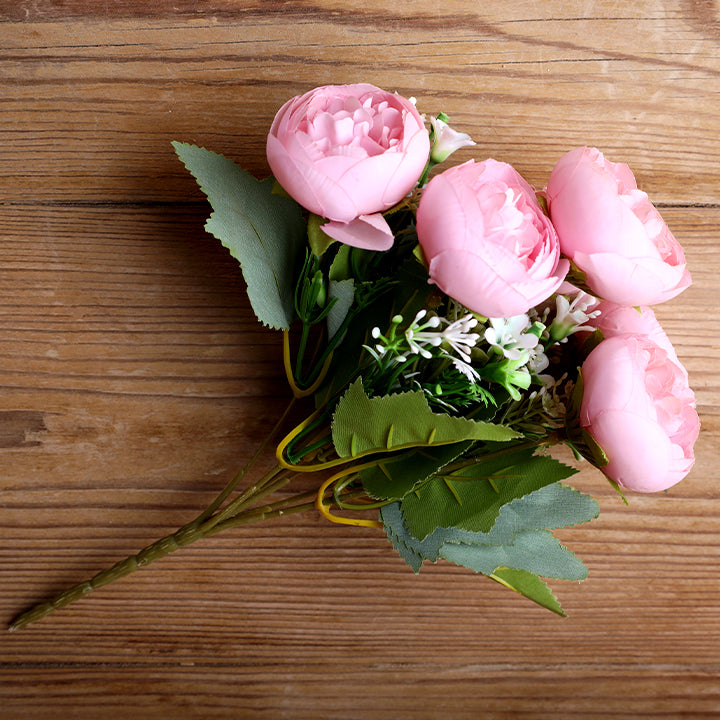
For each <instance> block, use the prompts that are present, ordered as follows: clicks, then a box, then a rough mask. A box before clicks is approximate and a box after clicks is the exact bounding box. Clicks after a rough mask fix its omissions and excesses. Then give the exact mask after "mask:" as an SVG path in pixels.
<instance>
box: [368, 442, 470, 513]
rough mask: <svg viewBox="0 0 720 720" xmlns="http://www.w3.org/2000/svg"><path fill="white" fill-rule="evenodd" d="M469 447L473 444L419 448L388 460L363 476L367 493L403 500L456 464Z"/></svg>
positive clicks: (377, 497)
mask: <svg viewBox="0 0 720 720" xmlns="http://www.w3.org/2000/svg"><path fill="white" fill-rule="evenodd" d="M469 445H470V443H469V442H462V443H453V444H451V445H441V446H438V447H434V448H419V449H417V450H410V451H409V452H405V453H401V454H400V455H398V456H396V457H392V458H388V459H387V460H384V461H383V462H381V463H379V464H378V465H377V466H375V467H369V468H366V469H365V470H362V471H361V472H360V478H361V479H362V483H363V487H364V488H365V492H367V493H368V495H370V496H371V497H373V498H376V499H377V500H399V499H400V498H402V497H404V496H405V495H407V493H409V492H410V491H411V490H412V489H413V488H414V487H415V486H416V485H418V484H419V483H421V482H423V481H424V480H427V479H428V478H429V477H431V476H432V475H434V474H435V473H436V472H437V471H438V470H439V469H440V468H442V467H444V466H445V465H447V464H448V463H449V462H451V461H452V460H455V458H457V457H458V456H459V455H461V454H462V453H463V452H464V451H465V450H466V449H467V448H468V447H469Z"/></svg>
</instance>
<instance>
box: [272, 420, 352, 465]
mask: <svg viewBox="0 0 720 720" xmlns="http://www.w3.org/2000/svg"><path fill="white" fill-rule="evenodd" d="M320 414H321V410H316V411H315V412H314V413H312V415H308V417H306V418H305V420H303V421H302V422H301V423H300V424H299V425H297V426H296V427H294V428H293V429H292V430H291V431H290V432H289V433H288V434H287V435H286V436H285V437H284V438H283V439H282V440H281V441H280V442H279V443H278V446H277V448H276V449H275V457H276V458H277V461H278V464H279V465H280V466H281V467H283V468H285V469H286V470H294V471H295V472H318V471H321V470H329V469H330V468H334V467H337V466H338V465H345V464H346V463H348V462H350V461H351V460H353V459H354V458H335V459H334V460H328V461H327V462H323V463H315V464H307V465H295V464H293V463H290V462H288V461H287V460H286V459H285V450H286V448H287V446H288V445H289V444H290V443H291V442H292V441H293V440H294V439H295V438H296V437H297V436H298V435H299V434H300V433H301V432H302V431H303V430H305V429H306V428H307V427H309V426H310V425H311V424H312V423H313V422H315V420H317V418H318V417H320Z"/></svg>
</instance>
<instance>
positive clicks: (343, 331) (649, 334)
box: [10, 84, 699, 630]
mask: <svg viewBox="0 0 720 720" xmlns="http://www.w3.org/2000/svg"><path fill="white" fill-rule="evenodd" d="M447 120H448V118H447V116H445V115H443V114H439V115H438V116H437V117H434V118H432V119H431V130H430V131H428V129H427V128H426V127H425V122H424V118H422V116H420V114H419V113H418V112H417V110H416V108H415V105H414V103H413V102H411V101H409V100H406V99H405V98H402V97H401V96H399V95H397V94H392V93H387V92H385V91H383V90H380V89H379V88H375V87H374V86H371V85H366V84H360V85H350V86H327V87H323V88H317V89H316V90H314V91H311V92H310V93H306V94H305V95H303V96H299V97H297V98H293V99H292V100H290V101H288V103H286V104H285V105H284V106H283V107H282V108H281V109H280V111H279V112H278V114H277V116H276V118H275V121H274V122H273V124H272V127H271V129H270V132H269V135H268V142H267V156H268V162H269V163H270V166H271V169H272V171H273V173H274V176H275V177H274V179H273V178H269V179H267V180H264V181H261V182H258V181H257V180H256V179H255V178H253V177H252V176H251V175H249V174H248V173H246V172H245V171H244V170H242V169H241V168H239V167H238V166H237V165H235V164H234V163H233V162H231V161H230V160H228V159H226V158H224V157H223V156H221V155H217V154H215V153H212V152H210V151H208V150H205V149H204V148H199V147H195V146H191V145H184V144H181V143H175V144H174V145H175V150H176V152H177V153H178V155H179V156H180V159H181V160H182V161H183V162H184V164H185V166H186V167H187V168H188V170H189V171H190V172H191V173H192V174H193V175H194V177H195V178H196V180H197V181H198V183H199V184H200V187H201V189H202V190H203V191H204V192H205V194H206V195H207V197H208V199H209V201H210V204H211V205H212V208H213V213H212V215H211V216H210V218H209V219H208V222H207V224H206V229H207V230H208V231H209V232H211V233H212V234H213V235H215V236H216V237H217V238H218V239H219V240H220V241H221V242H222V243H223V244H224V245H225V246H226V247H227V248H228V249H229V251H230V253H231V254H232V255H233V256H234V257H235V258H237V260H238V261H239V263H240V266H241V268H242V272H243V276H244V278H245V281H246V283H247V291H248V297H249V299H250V302H251V304H252V307H253V310H254V311H255V314H256V316H257V318H258V320H259V321H260V322H261V323H262V324H263V325H265V326H267V327H269V328H273V329H276V330H282V331H283V360H284V367H285V373H286V376H287V380H288V384H289V386H290V388H291V390H292V393H293V401H292V402H291V403H290V406H289V407H288V409H287V411H286V413H284V414H283V415H282V417H280V418H279V420H278V422H277V424H276V426H275V428H274V429H273V430H272V431H271V432H270V433H269V435H268V437H267V438H266V439H265V441H264V442H263V443H262V444H261V445H260V447H259V448H258V449H257V452H256V453H255V455H254V456H253V457H252V459H251V460H250V462H249V463H248V465H247V466H246V467H245V468H243V470H241V471H240V472H239V473H238V474H237V475H236V476H235V477H234V478H233V479H232V480H231V481H230V482H229V483H228V485H227V486H226V487H225V488H224V489H223V491H222V492H221V493H220V494H219V495H218V496H217V498H216V499H215V500H214V501H213V502H212V503H211V504H210V505H209V506H208V507H207V508H206V509H205V510H204V511H203V512H201V513H200V514H199V515H198V516H197V517H196V518H195V519H193V520H192V521H191V522H189V523H187V524H186V525H184V526H183V527H181V528H180V529H178V530H176V531H175V532H173V533H171V534H169V535H167V536H166V537H164V538H162V539H160V540H157V541H156V542H154V543H152V544H150V545H148V546H147V547H146V548H144V549H143V550H141V551H140V552H139V553H137V554H135V555H132V556H130V557H128V558H126V559H124V560H122V561H120V562H118V563H116V564H115V565H113V566H112V567H110V568H108V569H107V570H103V571H102V572H100V573H98V574H97V575H95V576H94V577H92V578H91V579H89V580H87V581H85V582H82V583H79V584H78V585H75V586H74V587H72V588H70V589H68V590H66V591H65V592H62V593H61V594H59V595H58V596H57V597H55V598H54V599H53V600H51V601H49V602H45V603H41V604H39V605H37V606H36V607H35V608H32V609H31V610H29V611H27V612H26V613H23V614H22V615H20V616H19V617H18V618H17V619H16V620H15V621H14V622H13V624H12V625H11V627H10V629H11V630H17V629H20V628H22V627H25V626H27V625H29V624H31V623H33V622H35V621H37V620H39V619H41V618H43V617H45V616H46V615H47V614H49V613H51V612H52V611H54V610H56V609H59V608H62V607H65V606H66V605H69V604H70V603H73V602H75V601H76V600H78V599H80V598H82V597H84V596H85V595H87V594H88V593H90V592H91V591H92V590H94V589H97V588H99V587H103V586H105V585H107V584H109V583H112V582H114V581H115V580H117V579H119V578H122V577H124V576H126V575H128V574H130V573H132V572H134V571H135V570H137V569H138V568H141V567H145V566H147V565H149V564H151V563H153V562H155V561H156V560H158V559H160V558H162V557H165V556H166V555H168V554H169V553H172V552H174V551H176V550H178V549H179V548H182V547H185V546H187V545H190V544H191V543H194V542H196V541H197V540H200V539H202V538H205V537H209V536H211V535H214V534H216V533H219V532H223V531H225V530H228V529H231V528H234V527H238V526H240V525H244V524H247V523H252V522H259V521H263V520H267V519H269V518H275V517H281V516H283V515H288V514H292V513H298V512H304V511H307V510H317V511H319V512H320V513H321V514H322V515H323V516H324V517H326V518H327V519H328V520H331V521H333V522H338V523H345V524H350V525H358V526H366V527H374V528H383V529H384V531H385V532H386V534H387V536H388V539H389V540H390V542H391V543H392V545H393V547H394V548H395V549H396V550H397V552H398V553H399V554H400V556H401V557H402V558H403V559H404V560H405V561H406V563H407V564H408V565H409V566H410V567H411V568H412V569H413V570H414V571H415V572H418V571H419V570H420V567H421V566H422V565H423V563H424V562H425V561H429V562H437V561H438V560H441V559H444V560H447V561H450V562H453V563H456V564H459V565H462V566H464V567H467V568H469V569H471V570H473V571H474V572H477V573H481V574H483V575H485V576H487V577H489V578H491V579H493V580H496V581H497V582H499V583H501V584H502V585H504V586H507V587H509V588H511V589H513V590H516V591H517V592H519V593H520V594H522V595H524V596H526V597H527V598H529V599H531V600H533V601H534V602H536V603H538V604H539V605H541V606H542V607H544V608H546V609H549V610H551V611H553V612H555V613H557V614H559V615H563V614H564V612H563V610H562V608H561V607H560V604H559V603H558V601H557V599H556V598H555V596H554V595H553V594H552V592H551V590H550V589H549V587H548V586H547V585H546V584H545V581H544V580H543V579H542V578H557V579H566V580H575V581H578V580H582V579H584V578H585V577H586V575H587V569H586V568H585V566H584V565H583V563H582V562H581V561H580V560H579V559H578V558H576V557H575V556H574V555H573V554H572V553H571V552H570V551H569V550H567V548H565V547H564V546H562V545H561V544H560V543H559V542H558V541H557V539H556V538H555V537H554V535H553V530H555V529H557V528H562V527H567V526H572V525H577V524H580V523H584V522H588V521H589V520H591V519H593V518H594V517H596V516H597V514H598V506H597V503H596V502H595V501H594V500H593V499H592V498H590V497H588V496H587V495H585V494H583V493H580V492H578V491H577V490H574V489H573V488H571V487H569V486H567V485H565V484H564V482H563V481H564V480H566V479H567V478H568V477H570V476H571V475H573V474H574V473H575V472H576V471H575V470H574V469H573V468H571V467H569V466H567V465H566V464H564V463H561V462H559V461H557V460H556V459H554V458H553V457H551V456H550V455H549V454H548V453H547V449H548V448H549V447H552V446H553V445H557V444H559V443H564V444H566V445H567V446H569V447H570V448H571V449H572V450H573V452H574V453H575V455H576V457H577V458H578V459H580V458H585V459H586V460H589V461H590V462H591V463H592V464H593V465H595V466H596V467H598V468H599V469H601V470H602V472H603V473H605V475H606V476H607V477H608V479H609V480H610V482H611V483H612V484H613V486H614V487H615V488H616V489H618V490H619V489H620V487H621V486H622V487H624V488H627V489H629V490H636V491H640V492H652V491H657V490H665V489H667V488H669V487H671V486H672V485H674V484H675V483H677V482H679V481H680V480H681V479H682V478H684V477H685V476H686V475H687V473H688V472H689V470H690V468H691V467H692V465H693V462H694V454H693V445H694V442H695V439H696V438H697V435H698V432H699V421H698V417H697V413H696V411H695V399H694V395H693V393H692V390H691V389H690V387H689V384H688V377H687V372H686V371H685V369H684V368H683V367H682V365H681V364H680V362H679V360H678V358H677V354H676V353H675V351H674V349H673V347H672V345H671V343H670V341H669V340H668V338H667V336H666V335H665V333H664V331H663V330H662V328H661V327H660V325H659V323H658V322H657V320H656V318H655V316H654V314H653V311H652V310H651V308H650V307H649V305H651V304H653V303H656V302H664V301H665V300H668V299H670V298H672V297H674V296H675V295H677V294H678V293H680V292H681V291H682V290H684V289H685V288H686V287H687V286H688V285H689V284H690V276H689V273H688V272H687V268H686V266H685V259H684V255H683V252H682V248H681V247H680V245H679V243H678V242H677V241H676V240H675V238H674V237H673V236H672V234H671V233H670V231H669V229H668V228H667V226H666V225H665V223H664V222H663V221H662V218H661V217H660V215H659V213H658V212H657V210H656V209H655V208H654V207H653V206H652V204H651V203H650V202H649V200H648V198H647V195H645V194H644V193H642V192H641V191H640V190H638V188H637V186H636V185H635V181H634V177H633V176H632V173H631V172H630V170H629V168H628V167H627V166H625V165H622V164H615V163H610V162H609V161H607V160H605V159H604V158H603V156H602V154H601V153H599V151H597V150H595V149H592V148H579V149H577V150H574V151H571V152H570V153H568V154H567V155H565V156H564V157H563V158H561V160H560V161H559V162H558V164H557V165H556V167H555V169H554V170H553V172H552V173H551V174H550V178H549V181H548V186H547V188H546V190H545V191H544V192H542V193H537V192H536V191H535V190H534V189H533V188H532V187H531V186H530V185H529V184H528V183H527V182H526V181H525V180H524V179H523V178H522V177H521V176H520V174H519V173H518V172H517V171H516V170H515V169H514V168H512V167H511V166H509V165H507V164H506V163H501V162H497V161H495V160H493V159H487V160H485V161H483V162H480V163H475V162H474V161H470V162H467V163H464V164H462V165H458V166H455V167H451V168H449V169H447V170H445V171H443V172H440V173H437V174H434V175H433V176H432V177H431V171H432V170H433V169H434V166H435V165H437V164H439V163H441V162H443V161H445V160H446V159H447V157H448V156H449V155H450V154H451V153H452V152H454V151H455V150H457V149H459V148H461V147H467V146H471V145H474V143H473V141H472V140H470V138H469V136H468V135H466V134H464V133H457V132H455V131H453V130H452V129H451V128H450V127H449V126H448V124H447ZM291 326H292V327H295V328H297V334H296V335H294V337H296V338H297V340H296V342H295V346H296V348H295V352H294V353H293V348H292V343H291V341H290V328H291ZM315 343H316V346H315V349H314V351H313V350H311V345H313V344H315ZM303 398H306V399H308V400H312V402H313V409H312V410H311V411H310V412H309V413H308V415H307V417H306V418H305V420H303V421H302V422H300V423H299V424H298V425H297V426H296V427H295V428H294V429H293V430H291V431H290V432H289V433H287V434H286V435H285V437H284V438H283V439H282V440H281V441H280V442H279V443H278V444H277V446H276V452H275V455H276V459H277V463H276V465H275V466H274V467H273V468H272V469H270V470H268V471H267V472H265V473H264V474H262V475H261V476H260V477H258V478H257V479H255V480H254V482H250V483H249V484H248V485H247V487H246V488H245V489H243V490H238V488H239V487H240V486H241V483H243V482H245V481H247V480H248V478H249V477H250V472H251V471H253V470H254V468H255V465H256V463H257V461H258V459H259V458H260V456H261V455H262V454H263V452H264V451H265V449H266V448H267V446H268V444H269V443H270V442H271V441H272V440H273V439H274V438H275V436H276V434H277V433H278V432H279V430H280V428H281V426H282V425H283V424H284V422H285V421H286V419H287V415H288V413H289V412H290V410H291V408H292V407H293V405H294V403H295V401H297V400H301V399H303ZM298 473H319V474H320V475H321V480H320V481H319V484H318V487H317V488H316V489H314V490H311V491H309V492H302V493H299V494H296V495H291V496H288V497H286V498H284V499H280V500H274V501H270V498H271V496H272V495H273V494H274V493H276V492H277V491H279V490H281V489H282V488H284V487H285V486H286V485H287V484H288V483H289V482H290V481H291V480H292V478H293V477H295V476H296V475H297V474H298ZM233 494H235V497H233ZM335 509H336V510H335ZM358 510H359V511H366V513H371V515H372V516H371V517H369V518H368V517H366V516H363V517H357V515H356V511H358ZM348 511H349V512H350V513H351V514H350V515H349V516H348V514H347V513H348Z"/></svg>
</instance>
